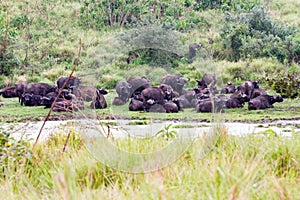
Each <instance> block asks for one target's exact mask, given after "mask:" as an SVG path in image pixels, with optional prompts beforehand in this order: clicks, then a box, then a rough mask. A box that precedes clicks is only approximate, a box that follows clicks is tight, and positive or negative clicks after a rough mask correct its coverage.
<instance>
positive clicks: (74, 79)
mask: <svg viewBox="0 0 300 200" xmlns="http://www.w3.org/2000/svg"><path fill="white" fill-rule="evenodd" d="M68 79H69V77H60V78H59V79H58V80H57V87H58V89H61V88H62V87H63V85H64V84H65V82H67V81H68ZM79 84H80V78H78V77H74V76H71V77H70V80H69V81H68V82H67V83H66V86H65V88H66V89H73V88H74V87H78V86H79ZM65 88H63V89H65Z"/></svg>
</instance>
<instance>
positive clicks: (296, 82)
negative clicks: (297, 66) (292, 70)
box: [266, 73, 300, 98]
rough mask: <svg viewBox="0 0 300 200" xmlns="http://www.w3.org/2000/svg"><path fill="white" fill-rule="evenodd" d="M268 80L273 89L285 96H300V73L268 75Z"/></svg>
mask: <svg viewBox="0 0 300 200" xmlns="http://www.w3.org/2000/svg"><path fill="white" fill-rule="evenodd" d="M266 82H267V83H268V85H269V86H270V87H272V89H273V90H275V91H276V92H277V93H279V94H281V95H282V96H283V97H288V98H299V97H300V74H299V73H297V74H286V73H278V74H276V75H274V76H273V77H267V78H266Z"/></svg>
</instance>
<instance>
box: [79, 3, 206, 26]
mask: <svg viewBox="0 0 300 200" xmlns="http://www.w3.org/2000/svg"><path fill="white" fill-rule="evenodd" d="M190 5H191V3H188V2H184V1H175V2H174V1H170V0H165V1H156V0H151V1H144V0H142V1H137V0H113V1H109V0H101V1H94V0H85V1H84V2H83V3H82V6H81V8H80V15H79V25H80V26H81V27H84V28H93V29H96V30H102V29H105V28H106V27H123V26H125V27H133V26H136V25H141V24H163V25H164V26H165V27H168V28H175V29H177V30H180V31H186V30H190V29H191V28H195V27H197V26H199V24H202V21H201V19H199V18H197V17H196V16H195V13H194V11H193V10H191V9H190V10H186V12H185V8H186V7H187V6H190Z"/></svg>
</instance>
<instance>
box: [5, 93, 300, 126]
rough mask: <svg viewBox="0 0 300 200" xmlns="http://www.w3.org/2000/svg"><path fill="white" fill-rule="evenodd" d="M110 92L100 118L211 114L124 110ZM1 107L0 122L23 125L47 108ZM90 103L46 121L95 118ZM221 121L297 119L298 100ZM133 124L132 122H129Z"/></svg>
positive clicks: (230, 114) (207, 117)
mask: <svg viewBox="0 0 300 200" xmlns="http://www.w3.org/2000/svg"><path fill="white" fill-rule="evenodd" d="M114 95H115V94H114V93H113V92H112V93H111V94H110V95H107V96H106V100H107V103H108V108H106V109H99V110H97V114H98V115H99V118H100V119H131V120H142V121H141V122H140V121H136V122H137V123H142V124H144V123H145V122H146V121H145V120H150V119H151V120H153V119H154V120H175V119H176V120H181V121H191V120H192V121H200V122H211V121H213V120H214V115H212V114H211V113H197V112H196V111H195V109H193V108H189V109H184V111H181V112H178V113H147V112H135V111H129V110H128V103H127V104H125V105H122V106H112V105H111V99H112V98H113V97H114ZM2 101H3V102H4V103H5V106H4V107H2V108H0V115H1V116H3V117H1V119H0V122H24V121H40V120H44V119H45V117H46V115H47V114H48V112H49V109H44V108H43V107H41V106H39V107H26V106H21V105H20V104H19V103H18V100H17V99H4V98H2ZM89 105H90V103H86V104H85V109H84V110H82V111H80V112H74V113H63V112H62V113H57V112H52V113H51V116H50V120H64V119H72V118H73V119H74V118H75V119H76V118H84V117H86V116H87V117H95V113H94V110H92V109H90V108H89ZM221 117H222V118H223V120H225V121H228V122H271V121H274V120H278V119H299V118H300V101H299V100H296V99H294V100H289V99H285V101H284V102H282V103H275V104H274V108H271V109H266V110H250V111H249V110H248V109H247V104H246V105H245V107H244V108H238V109H227V110H225V113H222V114H221ZM132 123H135V122H132Z"/></svg>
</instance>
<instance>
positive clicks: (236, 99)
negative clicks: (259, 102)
mask: <svg viewBox="0 0 300 200" xmlns="http://www.w3.org/2000/svg"><path fill="white" fill-rule="evenodd" d="M249 100H250V98H249V97H248V96H247V95H246V94H244V93H242V92H241V91H236V92H235V93H233V94H232V95H231V96H230V98H229V99H227V101H226V108H242V107H244V104H245V102H248V101H249Z"/></svg>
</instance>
